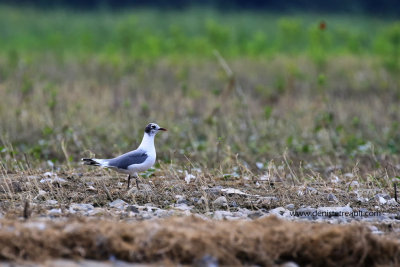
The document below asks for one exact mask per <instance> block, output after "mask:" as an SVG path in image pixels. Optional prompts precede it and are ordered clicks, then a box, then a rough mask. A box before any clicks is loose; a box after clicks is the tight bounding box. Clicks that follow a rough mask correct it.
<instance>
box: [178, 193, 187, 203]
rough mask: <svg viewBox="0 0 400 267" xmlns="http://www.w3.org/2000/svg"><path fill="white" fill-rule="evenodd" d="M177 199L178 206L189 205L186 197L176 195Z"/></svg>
mask: <svg viewBox="0 0 400 267" xmlns="http://www.w3.org/2000/svg"><path fill="white" fill-rule="evenodd" d="M175 199H176V204H188V201H187V200H186V199H185V197H184V196H181V195H176V196H175Z"/></svg>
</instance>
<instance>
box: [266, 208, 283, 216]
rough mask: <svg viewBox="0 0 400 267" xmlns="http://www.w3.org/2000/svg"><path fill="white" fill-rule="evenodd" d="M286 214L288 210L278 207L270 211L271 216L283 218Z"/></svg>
mask: <svg viewBox="0 0 400 267" xmlns="http://www.w3.org/2000/svg"><path fill="white" fill-rule="evenodd" d="M285 213H286V209H285V208H284V207H278V208H275V209H272V210H270V211H269V214H274V215H277V216H278V217H282V216H283V215H284V214H285Z"/></svg>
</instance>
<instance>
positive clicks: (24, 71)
mask: <svg viewBox="0 0 400 267" xmlns="http://www.w3.org/2000/svg"><path fill="white" fill-rule="evenodd" d="M321 22H325V23H326V28H325V29H321V26H320V24H321ZM0 39H1V40H2V41H1V42H0V121H1V125H0V136H1V143H0V156H1V163H2V165H3V167H4V169H5V170H8V171H15V170H21V169H26V168H27V166H28V165H29V166H37V167H39V166H42V167H45V168H48V166H46V164H47V163H46V162H48V164H50V165H51V166H52V164H53V163H55V164H56V166H57V167H61V168H67V166H75V165H76V164H77V162H78V161H79V159H80V158H81V157H82V156H88V155H89V154H90V153H91V152H93V153H96V155H97V156H105V157H106V156H107V157H111V156H114V155H116V154H118V153H120V152H125V151H128V150H130V149H132V148H135V147H136V145H137V144H138V143H139V142H140V139H141V136H142V131H143V128H144V126H145V125H146V124H147V123H148V122H150V121H156V122H157V123H159V124H160V125H161V126H163V127H166V128H168V129H169V130H170V131H169V132H168V134H163V135H160V136H158V137H157V140H156V142H157V148H158V152H159V159H160V160H161V162H165V163H174V164H180V165H182V166H183V167H184V168H191V167H192V166H193V165H195V166H203V167H204V166H207V167H208V168H210V169H214V170H221V172H224V173H226V172H229V173H231V172H232V173H233V174H234V175H236V174H237V175H240V173H236V170H237V166H239V165H240V166H244V167H245V168H248V169H252V170H260V168H259V167H257V166H256V163H262V164H264V166H268V164H273V162H274V161H276V162H287V163H288V164H289V165H292V166H293V168H294V169H293V172H296V173H299V174H300V173H302V172H303V171H304V170H305V169H307V168H308V169H310V168H312V169H313V170H318V168H321V170H322V169H324V168H326V167H329V166H334V165H341V166H343V168H348V169H350V170H352V169H354V166H357V168H359V169H361V170H365V171H367V172H368V173H369V174H370V175H372V176H374V177H375V176H376V177H377V178H382V177H385V178H384V181H386V182H387V183H389V182H388V181H389V178H392V177H396V176H398V175H399V171H398V169H397V168H396V165H397V164H399V159H398V154H399V152H400V124H399V121H400V110H399V104H400V103H399V102H400V89H399V85H400V79H399V76H398V74H399V56H400V24H399V22H396V21H394V20H390V19H379V18H371V17H362V16H345V15H315V14H304V15H293V16H280V15H272V14H265V13H254V12H253V13H250V12H248V13H234V12H232V13H218V12H216V11H212V10H201V9H193V10H188V11H186V12H177V11H168V12H162V11H154V10H135V11H132V10H130V11H126V12H115V13H110V12H103V11H96V12H87V13H84V12H73V11H65V10H51V11H38V10H34V9H27V8H23V9H17V8H10V7H5V6H2V7H0ZM50 162H52V163H50ZM66 163H67V164H66ZM279 164H280V163H279ZM258 166H261V165H260V164H258ZM265 168H266V167H265ZM375 169H380V170H382V172H379V173H372V171H373V170H375ZM262 170H263V168H261V171H262ZM385 171H386V173H385ZM386 182H385V183H386Z"/></svg>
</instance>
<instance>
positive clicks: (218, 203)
mask: <svg viewBox="0 0 400 267" xmlns="http://www.w3.org/2000/svg"><path fill="white" fill-rule="evenodd" d="M213 204H214V206H215V207H217V208H221V207H226V206H228V201H227V200H226V197H224V196H222V197H219V198H217V199H216V200H214V201H213Z"/></svg>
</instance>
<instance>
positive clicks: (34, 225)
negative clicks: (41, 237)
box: [25, 222, 46, 231]
mask: <svg viewBox="0 0 400 267" xmlns="http://www.w3.org/2000/svg"><path fill="white" fill-rule="evenodd" d="M25 227H26V228H34V229H38V230H40V231H43V230H45V229H46V224H45V223H44V222H28V223H26V224H25Z"/></svg>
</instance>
